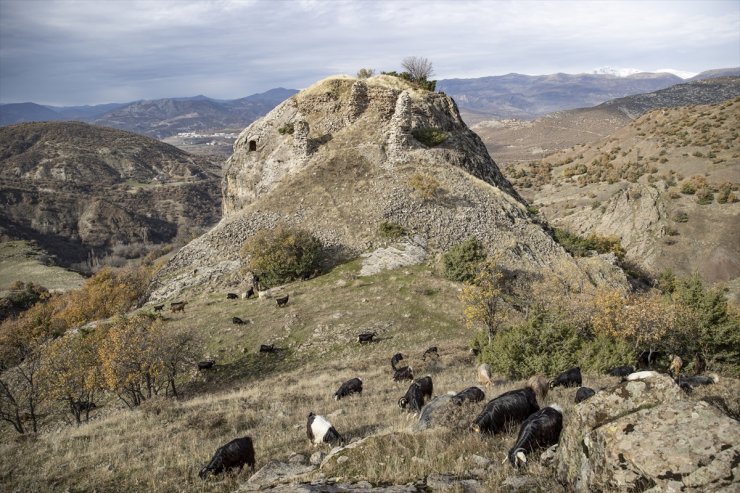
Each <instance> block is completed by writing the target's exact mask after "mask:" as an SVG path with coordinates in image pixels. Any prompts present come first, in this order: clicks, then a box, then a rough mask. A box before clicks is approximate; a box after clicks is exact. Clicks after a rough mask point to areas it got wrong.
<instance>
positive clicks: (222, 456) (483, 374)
mask: <svg viewBox="0 0 740 493" xmlns="http://www.w3.org/2000/svg"><path fill="white" fill-rule="evenodd" d="M375 335H376V334H375V333H366V334H360V336H359V337H358V341H359V342H361V343H362V342H372V340H373V337H374V336H375ZM428 357H438V350H437V347H430V348H429V349H427V350H426V351H425V352H424V354H423V357H422V358H423V359H424V360H426V359H427V358H428ZM403 359H404V358H403V355H402V354H401V353H396V354H394V355H393V356H392V357H391V368H392V370H393V380H394V381H397V382H398V381H403V380H411V381H412V382H411V384H410V385H409V387H408V390H407V391H406V393H405V394H404V395H403V397H401V398H400V399H399V400H398V406H399V407H400V408H401V409H402V410H406V411H409V412H415V413H421V416H422V418H423V417H424V414H425V410H426V409H430V408H433V407H434V406H427V407H426V408H425V407H424V405H425V402H426V401H427V400H428V399H431V398H432V395H433V390H434V386H433V382H432V377H431V376H429V375H427V376H424V377H422V378H419V379H416V380H414V375H413V369H412V368H411V367H410V366H403V367H399V366H398V364H399V363H400V362H401V361H402V360H403ZM672 369H673V368H672ZM679 369H680V368H679ZM656 374H657V372H654V371H638V372H635V368H634V367H632V366H620V367H617V368H614V369H612V370H611V371H610V372H609V375H611V376H616V377H622V379H623V381H633V380H642V379H645V378H649V377H651V376H654V375H656ZM674 376H676V375H674ZM717 378H718V377H716V376H715V375H712V376H710V377H703V376H699V375H697V376H694V377H685V378H681V379H678V378H677V382H678V383H679V385H681V387H682V388H684V389H685V390H690V388H691V387H693V386H696V385H706V384H710V383H715V382H716V381H717ZM478 381H479V383H480V384H482V385H484V386H485V387H486V388H490V387H491V385H492V384H493V381H492V379H491V368H490V366H489V365H488V364H485V363H484V364H481V365H480V366H479V367H478ZM581 384H582V378H581V370H580V368H578V367H576V368H571V369H569V370H566V371H564V372H562V373H561V374H559V375H558V376H557V377H555V378H554V379H553V380H551V381H548V380H547V378H545V377H544V376H543V375H535V376H533V377H531V378H530V379H529V380H528V382H527V386H526V387H524V388H521V389H516V390H511V391H508V392H504V393H503V394H501V395H499V396H497V397H495V398H494V399H492V400H490V401H489V402H488V403H487V404H486V405H485V406H484V407H483V410H482V411H481V412H480V413H479V414H478V415H477V417H476V418H475V419H474V420H473V422H472V424H471V425H470V430H471V431H472V432H474V433H480V434H488V435H494V434H497V433H501V432H503V431H505V430H506V429H507V428H508V427H510V426H515V425H519V424H520V428H519V434H518V436H517V439H516V441H515V442H514V445H513V446H512V447H511V449H510V450H509V452H508V454H507V459H508V461H509V462H510V463H511V465H512V466H513V467H515V468H518V467H521V466H522V465H524V464H526V462H527V454H529V453H531V452H533V451H535V450H537V449H540V448H544V447H549V446H551V445H554V444H556V443H558V441H559V439H560V433H561V431H562V429H563V414H562V409H561V408H560V407H559V406H558V405H556V404H551V405H549V406H547V407H544V408H540V407H539V405H538V403H537V399H538V398H539V399H540V401H542V399H544V398H545V397H546V396H547V393H548V390H549V389H552V388H555V387H558V386H563V387H578V389H577V391H576V393H575V399H574V400H575V402H576V403H579V402H582V401H584V400H586V399H588V398H590V397H592V396H593V395H595V394H596V391H595V390H593V389H590V388H588V387H581ZM352 394H359V395H361V394H362V379H360V378H358V377H355V378H352V379H350V380H347V381H346V382H344V383H343V384H342V385H341V386H340V387H339V389H337V391H336V392H335V393H334V399H335V400H340V399H342V398H344V397H347V396H350V395H352ZM452 394H453V393H452V392H451V393H450V395H451V397H450V398H449V400H450V402H452V403H453V405H457V406H461V405H462V404H463V403H464V402H471V403H476V402H481V401H483V400H484V399H485V393H484V392H483V390H481V389H480V388H479V387H475V386H474V387H468V388H466V389H464V390H462V391H460V392H458V393H456V394H454V395H452ZM439 398H441V397H438V398H435V399H434V400H436V399H439ZM306 435H307V437H308V439H309V440H310V441H311V442H312V443H314V444H320V443H322V442H323V443H329V444H335V443H343V442H344V439H343V438H342V436H341V435H340V434H339V432H338V431H337V430H336V428H334V426H333V425H332V424H331V423H330V422H329V421H328V420H327V419H326V418H325V417H323V416H319V415H317V414H315V413H314V412H310V413H309V414H308V417H307V422H306ZM505 461H506V459H505ZM245 464H246V465H249V466H250V467H251V469H252V472H254V466H255V456H254V447H253V444H252V439H251V438H250V437H242V438H237V439H235V440H232V441H231V442H229V443H227V444H226V445H224V446H222V447H219V448H218V450H216V453H215V454H214V456H213V458H212V459H211V461H210V463H209V464H208V465H207V466H205V467H204V468H203V469H201V471H200V473H199V476H200V477H201V478H202V479H205V478H206V476H207V475H208V474H209V473H214V474H215V473H221V472H224V471H227V470H229V469H232V468H239V470H240V471H241V469H242V468H243V466H244V465H245Z"/></svg>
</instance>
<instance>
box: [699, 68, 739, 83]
mask: <svg viewBox="0 0 740 493" xmlns="http://www.w3.org/2000/svg"><path fill="white" fill-rule="evenodd" d="M717 77H740V67H732V68H718V69H715V70H706V71H704V72H701V73H699V74H696V75H695V76H693V77H692V78H691V79H689V80H692V81H693V80H705V79H715V78H717Z"/></svg>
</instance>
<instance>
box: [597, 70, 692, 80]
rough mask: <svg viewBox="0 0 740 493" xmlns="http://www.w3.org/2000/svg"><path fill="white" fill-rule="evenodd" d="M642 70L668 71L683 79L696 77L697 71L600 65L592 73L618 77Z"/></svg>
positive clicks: (667, 72) (650, 71)
mask: <svg viewBox="0 0 740 493" xmlns="http://www.w3.org/2000/svg"><path fill="white" fill-rule="evenodd" d="M642 72H647V73H653V74H656V73H666V74H673V75H675V76H677V77H681V78H682V79H690V78H692V77H694V76H695V75H696V74H697V72H688V71H686V70H676V69H672V68H661V69H658V70H640V69H639V68H614V67H599V68H596V69H594V70H592V71H591V73H592V74H597V75H614V76H617V77H628V76H630V75H635V74H639V73H642Z"/></svg>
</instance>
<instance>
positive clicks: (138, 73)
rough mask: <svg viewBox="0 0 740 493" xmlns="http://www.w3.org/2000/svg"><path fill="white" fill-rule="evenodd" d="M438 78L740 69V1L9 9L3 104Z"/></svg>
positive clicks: (29, 4) (0, 60)
mask: <svg viewBox="0 0 740 493" xmlns="http://www.w3.org/2000/svg"><path fill="white" fill-rule="evenodd" d="M410 55H414V56H424V57H427V58H429V59H430V60H431V61H432V62H433V63H434V68H435V78H436V79H452V78H472V77H483V76H496V75H505V74H508V73H521V74H528V75H546V74H553V73H558V72H561V73H572V74H576V73H591V72H593V71H594V70H595V69H598V68H600V67H606V66H608V67H614V68H616V69H627V68H637V69H640V70H643V71H654V70H658V69H663V68H670V69H672V70H676V71H679V72H681V73H699V72H703V71H706V70H711V69H719V68H730V67H737V66H740V2H737V1H735V0H726V1H725V0H716V1H705V2H698V1H687V0H684V1H677V0H670V1H659V2H649V1H646V2H611V1H603V2H587V1H560V2H552V1H549V2H548V1H517V2H513V1H494V0H477V1H476V0H467V1H449V0H424V1H419V0H407V1H404V2H389V1H384V0H382V1H376V2H371V1H360V0H357V1H350V0H336V1H326V0H295V1H290V0H277V1H276V0H273V1H266V0H217V1H200V0H198V1H196V0H182V1H175V0H152V1H145V0H132V1H128V0H125V1H124V0H117V1H109V2H98V1H93V0H0V103H6V104H7V103H15V102H35V103H38V104H45V105H53V106H82V105H95V104H103V103H121V102H129V101H136V100H142V99H147V100H148V99H159V98H168V97H192V96H195V95H205V96H207V97H210V98H213V99H237V98H241V97H245V96H248V95H252V94H256V93H261V92H265V91H267V90H269V89H272V88H277V87H284V88H291V89H301V88H304V87H308V86H309V85H311V84H312V83H314V82H315V81H317V80H320V79H323V78H325V77H327V76H330V75H333V74H341V73H344V74H350V75H353V74H355V73H356V72H357V70H358V69H360V68H362V67H367V68H374V69H375V70H376V72H380V71H383V70H385V71H389V70H400V69H401V67H400V61H401V60H402V59H403V58H404V57H406V56H410Z"/></svg>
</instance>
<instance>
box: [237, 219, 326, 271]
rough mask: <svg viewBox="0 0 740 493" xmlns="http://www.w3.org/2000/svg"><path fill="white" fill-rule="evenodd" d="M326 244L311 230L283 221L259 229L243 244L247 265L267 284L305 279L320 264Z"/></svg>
mask: <svg viewBox="0 0 740 493" xmlns="http://www.w3.org/2000/svg"><path fill="white" fill-rule="evenodd" d="M322 251H323V245H322V244H321V240H319V239H318V238H316V237H315V236H313V235H312V234H311V233H309V232H308V231H304V230H302V229H298V228H293V227H289V226H284V225H280V226H278V227H277V228H275V229H271V230H267V229H263V230H261V231H258V232H257V233H256V234H255V235H254V236H253V237H252V238H250V239H249V240H248V241H247V242H246V243H245V244H244V246H243V247H242V250H241V255H242V257H245V258H247V259H248V260H247V269H248V270H249V271H251V272H253V273H254V274H256V275H258V276H259V277H260V279H261V282H262V283H263V284H265V285H266V286H276V285H279V284H285V283H287V282H290V281H294V280H296V279H305V278H308V277H310V276H311V275H313V274H314V273H315V272H316V271H317V270H318V268H319V264H320V262H321V258H322Z"/></svg>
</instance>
